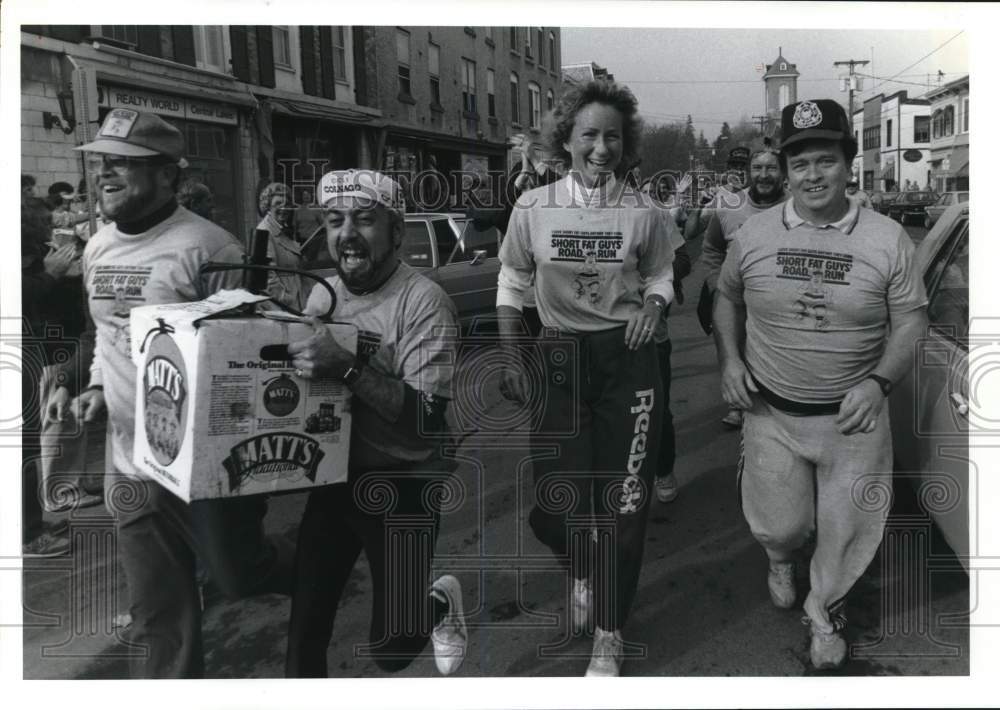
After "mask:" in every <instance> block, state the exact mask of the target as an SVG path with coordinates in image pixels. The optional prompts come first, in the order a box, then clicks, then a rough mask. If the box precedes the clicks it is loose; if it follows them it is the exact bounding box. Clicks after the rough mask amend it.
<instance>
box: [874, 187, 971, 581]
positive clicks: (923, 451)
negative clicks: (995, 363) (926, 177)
mask: <svg viewBox="0 0 1000 710" xmlns="http://www.w3.org/2000/svg"><path fill="white" fill-rule="evenodd" d="M914 263H915V265H916V267H917V268H918V269H919V270H920V273H921V274H922V275H923V279H924V284H925V286H926V288H927V296H928V298H929V304H928V308H927V313H928V320H929V321H930V327H929V330H928V334H927V337H926V338H922V339H921V340H920V342H919V343H918V352H916V353H915V354H914V357H913V362H914V368H913V369H912V370H911V371H910V372H909V373H907V375H906V376H905V377H904V378H903V379H902V381H900V382H899V383H897V384H896V386H895V387H894V388H893V391H892V392H891V393H890V396H889V408H890V409H889V412H890V419H891V422H892V439H893V454H894V458H895V466H896V475H897V477H904V478H906V479H908V481H909V482H910V483H912V484H913V485H914V486H915V487H916V490H917V499H918V500H919V501H921V503H922V507H923V508H924V509H925V511H926V513H927V514H929V516H930V518H931V519H933V521H934V523H935V524H936V525H937V527H938V529H940V531H941V533H942V536H943V537H944V539H945V541H946V542H947V543H948V545H949V546H950V547H951V549H952V551H954V553H955V555H956V556H957V557H958V559H959V561H960V562H961V563H962V565H963V566H964V567H965V569H966V570H968V568H969V553H970V544H969V539H970V538H969V532H970V531H969V506H970V503H975V500H974V499H973V498H972V495H974V494H975V492H976V490H978V489H977V488H976V486H975V485H971V486H970V480H969V476H970V472H974V471H975V470H976V469H975V467H974V466H972V465H971V464H970V462H969V460H968V453H969V339H968V332H969V205H968V203H965V204H955V205H952V206H951V207H949V208H948V209H947V210H946V211H945V213H944V214H943V215H942V216H941V218H940V219H939V220H938V222H937V224H936V225H934V228H933V229H932V230H931V231H930V232H929V233H928V234H927V236H926V237H925V238H924V240H923V242H921V244H920V246H919V247H918V248H917V252H916V257H915V259H914ZM984 513H985V511H984ZM914 522H915V524H919V522H920V521H919V520H915V521H914ZM914 544H919V543H916V542H914ZM929 552H930V554H931V555H933V554H934V550H930V551H929Z"/></svg>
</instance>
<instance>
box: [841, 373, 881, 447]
mask: <svg viewBox="0 0 1000 710" xmlns="http://www.w3.org/2000/svg"><path fill="white" fill-rule="evenodd" d="M883 406H885V395H884V394H882V388H881V387H879V386H878V383H877V382H875V380H864V381H862V382H861V384H858V385H855V386H854V387H852V388H851V389H850V390H849V391H848V393H847V394H846V395H845V396H844V401H843V402H841V403H840V412H839V413H838V414H837V431H839V432H840V433H841V434H844V435H845V436H850V435H851V434H871V433H872V432H873V431H875V427H876V425H877V424H878V417H879V414H881V413H882V407H883Z"/></svg>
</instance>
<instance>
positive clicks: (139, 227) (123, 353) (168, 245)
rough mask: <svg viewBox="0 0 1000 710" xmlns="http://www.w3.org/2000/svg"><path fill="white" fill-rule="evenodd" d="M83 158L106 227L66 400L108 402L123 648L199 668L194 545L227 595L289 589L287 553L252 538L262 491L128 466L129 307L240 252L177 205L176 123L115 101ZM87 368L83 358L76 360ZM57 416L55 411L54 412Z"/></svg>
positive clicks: (214, 279)
mask: <svg viewBox="0 0 1000 710" xmlns="http://www.w3.org/2000/svg"><path fill="white" fill-rule="evenodd" d="M76 150H81V151H84V152H85V153H86V154H87V167H88V169H89V170H91V171H92V172H93V173H94V180H95V185H96V187H97V192H98V199H99V200H100V206H101V210H102V212H103V214H104V215H105V217H107V218H108V219H110V220H111V222H112V223H111V224H108V225H106V226H104V227H103V228H102V229H101V230H100V231H98V232H97V233H96V234H95V235H94V236H93V237H91V239H90V240H89V241H88V242H87V247H86V249H85V250H84V253H83V277H84V285H85V287H86V291H87V300H88V306H89V309H90V313H91V316H92V318H93V321H94V324H95V326H96V330H97V334H96V350H95V353H94V358H93V363H92V364H91V365H90V377H89V385H88V386H87V387H86V389H84V391H83V392H82V393H81V394H80V395H79V396H78V397H77V399H76V400H75V403H74V406H77V407H78V408H79V411H80V413H81V415H82V416H83V418H84V420H85V421H93V420H94V419H95V418H97V417H98V416H99V415H100V414H101V413H102V412H103V410H104V408H105V407H107V411H108V416H109V424H110V428H111V451H110V452H109V453H110V461H111V464H110V470H109V471H108V475H107V477H106V479H105V500H106V501H107V504H108V507H109V509H110V510H111V512H112V513H114V514H115V516H116V533H117V545H118V553H119V555H120V559H121V563H122V568H123V570H124V572H125V578H126V581H127V583H128V588H129V594H130V598H131V605H130V612H131V615H132V628H131V632H130V641H131V642H132V643H133V644H135V645H136V646H137V647H138V648H140V649H141V652H137V653H136V654H135V655H134V656H132V657H131V658H130V661H131V664H130V665H131V673H132V675H133V676H134V677H142V678H192V677H200V676H201V675H203V671H204V659H203V656H202V645H201V644H202V641H201V606H200V603H199V596H198V587H197V584H196V582H195V555H196V552H197V554H198V556H199V557H200V558H201V559H202V561H203V562H204V563H205V565H206V566H207V567H208V569H209V571H210V572H211V575H212V578H213V580H214V581H215V582H216V583H217V584H218V585H219V587H220V588H221V590H222V591H223V592H224V593H225V594H226V595H227V596H230V597H242V596H248V595H250V594H257V593H264V592H279V593H286V594H287V593H288V592H289V591H290V588H289V585H290V575H289V572H290V565H291V560H290V558H291V553H290V550H289V551H288V554H287V555H286V557H287V558H289V559H288V560H287V561H283V559H282V555H281V554H279V548H278V547H276V546H274V545H271V544H270V543H269V541H268V540H266V539H265V538H264V537H263V532H262V526H261V518H262V517H263V514H264V512H265V511H266V503H265V502H264V500H263V498H262V497H253V498H235V499H222V500H212V501H196V502H194V503H191V504H188V503H185V502H184V501H182V500H181V499H180V498H177V497H176V496H174V495H173V494H172V493H170V492H168V491H167V490H166V489H165V488H163V487H162V486H160V485H159V484H158V483H156V482H155V481H153V480H151V479H148V478H146V477H145V476H144V475H143V474H142V473H141V472H139V471H138V470H137V469H136V468H135V466H133V464H132V449H133V441H132V437H133V431H134V426H135V419H134V418H135V397H136V367H135V365H134V364H133V363H132V359H131V354H130V335H131V334H130V332H129V311H130V310H131V309H132V308H133V307H135V306H143V305H153V304H159V303H179V302H185V301H198V300H201V299H204V298H207V297H208V296H210V295H211V294H212V293H214V292H215V291H217V290H219V289H221V288H235V287H238V286H239V285H240V274H239V272H238V271H224V272H220V273H216V274H212V275H207V276H203V275H201V274H200V273H199V269H200V268H201V266H202V265H203V264H205V263H206V262H209V261H216V262H220V261H221V262H234V263H240V262H241V261H242V256H243V248H242V247H241V245H240V244H239V242H237V241H236V239H235V238H234V237H233V236H232V235H231V234H229V233H228V232H226V231H225V230H223V229H222V228H221V227H218V226H216V225H215V224H212V223H211V222H209V221H208V220H206V219H204V218H202V217H199V216H198V215H195V214H193V213H192V212H189V211H188V210H186V209H185V208H183V207H180V206H179V205H178V204H177V200H176V196H175V193H176V190H177V187H178V183H179V178H180V171H181V168H182V167H183V165H184V158H183V152H184V138H183V136H182V135H181V132H180V131H179V130H177V129H176V128H175V127H173V126H171V125H170V124H169V123H167V122H166V121H164V120H163V119H161V118H160V117H158V116H156V115H155V114H151V113H141V112H138V111H133V110H130V109H113V110H112V111H111V112H110V113H109V114H108V116H107V118H106V119H105V121H104V123H103V125H102V126H101V129H100V131H99V132H98V135H97V139H96V140H95V141H93V142H92V143H88V144H86V145H83V146H80V147H79V148H77V149H76ZM83 364H84V365H86V364H87V363H83ZM56 415H57V416H58V412H56Z"/></svg>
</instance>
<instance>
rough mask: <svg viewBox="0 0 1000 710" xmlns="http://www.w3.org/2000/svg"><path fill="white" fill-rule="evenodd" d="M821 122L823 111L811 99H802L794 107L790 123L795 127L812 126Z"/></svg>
mask: <svg viewBox="0 0 1000 710" xmlns="http://www.w3.org/2000/svg"><path fill="white" fill-rule="evenodd" d="M822 122H823V112H822V111H820V110H819V106H817V105H816V104H814V103H813V102H812V101H803V102H802V103H800V104H799V105H798V106H796V107H795V113H794V114H793V115H792V125H793V126H795V127H796V128H812V127H813V126H818V125H819V124H821V123H822Z"/></svg>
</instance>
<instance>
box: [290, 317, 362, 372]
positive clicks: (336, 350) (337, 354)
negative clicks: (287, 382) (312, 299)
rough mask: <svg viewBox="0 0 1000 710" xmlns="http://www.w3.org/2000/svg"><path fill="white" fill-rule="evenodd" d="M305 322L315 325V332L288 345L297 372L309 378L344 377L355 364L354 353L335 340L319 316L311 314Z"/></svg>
mask: <svg viewBox="0 0 1000 710" xmlns="http://www.w3.org/2000/svg"><path fill="white" fill-rule="evenodd" d="M305 323H307V324H309V325H311V326H312V327H313V334H312V335H310V336H309V337H308V338H306V339H305V340H300V341H298V342H295V343H289V345H288V354H289V355H291V356H292V365H294V366H295V369H296V373H295V374H297V375H298V376H299V377H304V378H306V379H307V380H308V379H316V378H320V377H342V376H343V374H344V373H345V372H347V370H348V369H350V367H351V366H352V365H354V355H353V354H352V353H351V352H350V351H349V350H347V349H346V348H344V347H342V346H341V345H340V344H339V343H338V342H337V341H336V340H334V338H333V336H332V335H330V331H329V329H328V328H327V327H326V326H325V325H323V323H322V321H320V319H319V318H316V317H315V316H310V317H309V318H307V319H306V320H305Z"/></svg>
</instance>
